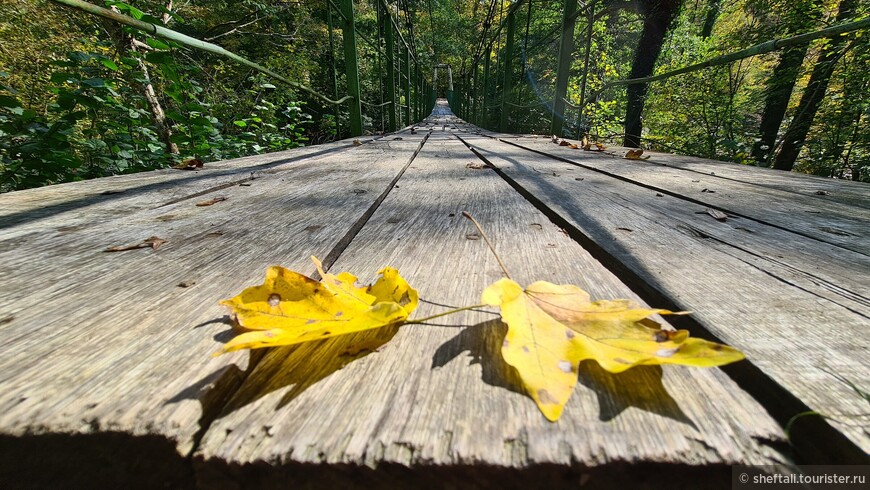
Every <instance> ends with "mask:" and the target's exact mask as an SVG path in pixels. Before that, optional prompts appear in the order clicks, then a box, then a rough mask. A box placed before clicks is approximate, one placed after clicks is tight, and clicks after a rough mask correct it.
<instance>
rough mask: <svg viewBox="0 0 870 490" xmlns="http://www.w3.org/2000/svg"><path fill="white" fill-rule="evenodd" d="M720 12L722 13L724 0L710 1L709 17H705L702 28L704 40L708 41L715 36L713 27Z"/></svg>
mask: <svg viewBox="0 0 870 490" xmlns="http://www.w3.org/2000/svg"><path fill="white" fill-rule="evenodd" d="M720 12H722V0H710V3H708V4H707V15H706V16H705V17H704V26H703V27H701V37H702V38H704V39H707V38H708V37H710V36H711V35H712V34H713V26H714V25H715V24H716V19H717V18H718V17H719V13H720Z"/></svg>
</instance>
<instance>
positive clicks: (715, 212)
mask: <svg viewBox="0 0 870 490" xmlns="http://www.w3.org/2000/svg"><path fill="white" fill-rule="evenodd" d="M704 212H706V213H707V214H709V215H710V216H712V217H714V218H716V219H717V220H719V221H726V220H727V219H728V215H727V214H725V213H723V212H722V211H719V210H718V209H711V208H707V209H705V210H704Z"/></svg>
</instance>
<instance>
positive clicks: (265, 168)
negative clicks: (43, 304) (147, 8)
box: [0, 138, 382, 236]
mask: <svg viewBox="0 0 870 490" xmlns="http://www.w3.org/2000/svg"><path fill="white" fill-rule="evenodd" d="M361 142H365V143H369V144H378V143H377V142H376V140H372V139H370V138H369V139H364V140H361ZM381 144H382V143H381ZM354 148H356V145H354V144H353V141H352V140H343V141H338V142H334V143H328V144H325V145H318V146H309V147H304V148H297V149H294V150H288V151H284V152H274V153H268V154H264V155H255V156H250V157H244V158H238V159H234V160H225V161H220V162H212V163H207V164H205V166H204V167H203V170H194V171H182V170H174V169H166V170H156V171H152V172H143V173H138V174H128V175H117V176H114V177H107V178H104V179H95V180H88V181H81V182H70V183H66V184H58V185H54V186H47V187H40V188H36V189H28V190H23V191H18V192H10V193H5V194H0V230H5V234H6V236H10V235H11V234H16V235H23V234H26V233H31V232H34V231H36V230H44V229H52V228H54V229H59V230H60V231H63V230H67V231H70V230H73V229H77V228H81V227H84V226H90V225H93V224H98V223H101V222H103V221H104V220H107V219H113V218H115V217H117V216H123V215H124V214H126V213H129V212H133V211H136V210H139V209H151V208H155V207H159V206H163V205H166V204H170V203H172V202H177V201H180V200H184V199H189V198H192V197H195V196H199V195H203V194H206V193H209V192H214V191H217V190H220V189H221V188H226V187H229V186H233V185H238V184H241V185H247V184H249V183H250V181H251V180H256V179H257V178H259V177H261V176H262V175H263V173H274V172H280V171H283V170H287V169H288V168H292V165H294V164H296V163H297V162H300V161H313V160H316V159H318V158H325V157H327V156H329V155H334V154H336V153H339V152H344V151H348V152H349V153H348V154H349V155H352V154H353V149H354Z"/></svg>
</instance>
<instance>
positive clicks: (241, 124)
mask: <svg viewBox="0 0 870 490" xmlns="http://www.w3.org/2000/svg"><path fill="white" fill-rule="evenodd" d="M233 124H235V125H236V126H238V127H240V128H244V127H245V126H247V125H248V123H246V122H245V121H233Z"/></svg>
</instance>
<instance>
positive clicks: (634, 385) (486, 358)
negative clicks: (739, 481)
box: [432, 320, 697, 429]
mask: <svg viewBox="0 0 870 490" xmlns="http://www.w3.org/2000/svg"><path fill="white" fill-rule="evenodd" d="M506 333H507V325H505V324H504V323H502V322H501V321H500V320H490V321H487V322H483V323H478V324H476V325H473V326H469V327H467V328H465V329H463V330H462V331H461V332H460V333H459V334H458V335H456V336H455V337H453V338H452V339H450V340H448V341H447V342H445V343H444V344H442V345H441V346H439V347H438V349H437V350H436V351H435V355H434V356H433V357H432V369H436V368H440V367H443V366H445V365H447V363H449V362H450V361H452V360H454V359H456V358H457V357H459V355H460V354H462V353H463V352H466V351H467V352H468V353H469V355H470V357H471V361H470V363H469V364H480V365H481V368H482V374H481V379H482V381H483V382H484V383H486V384H488V385H490V386H496V387H499V388H504V389H506V390H508V391H512V392H514V393H519V394H521V395H523V396H526V392H525V390H524V388H523V386H522V382H521V380H520V377H519V374H518V373H517V370H516V368H514V367H513V366H510V365H509V364H507V363H506V362H505V361H504V358H503V357H502V355H501V347H502V342H503V341H504V337H505V334H506ZM578 370H579V382H580V383H581V384H582V385H583V386H585V387H587V388H589V389H591V390H592V391H594V392H595V394H596V396H597V397H598V407H599V414H598V419H599V420H601V421H603V422H607V421H610V420H613V419H614V418H616V417H617V416H619V414H621V413H622V412H624V411H625V410H626V409H628V408H632V407H634V408H637V409H640V410H643V411H646V412H650V413H653V414H656V415H660V416H662V417H667V418H669V419H672V420H675V421H677V422H680V423H684V424H686V425H689V426H691V427H693V428H696V429H697V427H696V426H695V423H694V422H692V420H691V419H690V418H689V417H688V416H687V415H686V414H685V412H683V410H682V409H681V408H680V406H679V404H678V403H677V402H676V400H674V398H673V397H672V396H671V395H670V393H668V390H667V388H666V387H665V386H664V384H663V383H662V368H661V366H637V367H634V368H631V369H629V370H627V371H624V372H622V373H618V374H614V373H611V372H608V371H605V370H604V369H603V368H601V366H599V364H598V363H597V362H595V361H584V362H582V363H580V366H579V369H578ZM529 403H534V402H532V401H531V399H530V400H529ZM569 404H570V402H569Z"/></svg>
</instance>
